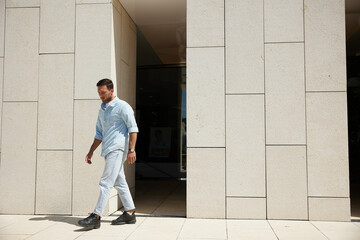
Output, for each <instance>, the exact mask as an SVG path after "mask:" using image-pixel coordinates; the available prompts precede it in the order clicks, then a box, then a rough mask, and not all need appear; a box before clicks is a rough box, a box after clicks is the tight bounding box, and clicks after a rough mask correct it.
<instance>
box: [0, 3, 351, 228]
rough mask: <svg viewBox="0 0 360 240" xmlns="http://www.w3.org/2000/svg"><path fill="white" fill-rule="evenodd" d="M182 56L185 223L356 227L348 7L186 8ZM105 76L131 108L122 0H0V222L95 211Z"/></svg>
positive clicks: (132, 73)
mask: <svg viewBox="0 0 360 240" xmlns="http://www.w3.org/2000/svg"><path fill="white" fill-rule="evenodd" d="M186 59H187V86H186V88H187V149H188V157H187V164H188V165H187V193H186V194H187V200H186V206H187V217H189V218H234V219H297V220H333V221H349V220H350V196H349V168H348V143H347V110H346V109H347V107H346V106H347V102H346V72H345V70H346V62H345V60H346V58H345V10H344V1H343V0H341V1H338V0H327V1H325V0H293V1H285V0H242V1H239V0H225V1H219V0H187V57H186ZM101 78H111V79H113V80H116V89H117V95H118V96H119V97H120V98H122V99H124V100H126V101H128V102H129V103H130V105H131V106H132V107H133V108H134V109H135V107H136V105H135V99H136V94H135V93H136V25H135V23H134V21H133V20H132V18H130V16H129V15H128V13H127V11H126V10H125V9H124V8H123V7H122V5H121V4H120V2H119V1H118V0H76V1H75V0H56V1H55V0H54V1H47V0H31V1H29V0H6V1H4V0H0V87H1V91H0V97H1V99H2V104H0V111H1V118H0V120H1V129H0V130H1V132H0V133H1V165H0V194H1V198H0V213H6V214H72V215H85V214H87V213H88V212H90V211H92V209H93V207H94V205H95V203H96V200H97V196H98V191H99V190H98V181H99V178H100V176H101V171H102V168H103V164H104V162H103V159H102V158H100V156H99V155H100V154H99V150H97V152H96V153H95V155H94V161H93V164H92V165H87V164H85V161H84V157H85V154H86V153H87V151H88V149H89V147H90V144H91V143H92V139H93V137H94V135H95V122H96V117H97V111H98V108H99V106H100V100H99V99H98V95H97V92H96V88H95V85H96V82H97V81H98V80H99V79H101ZM126 175H127V178H128V183H129V186H130V188H131V191H132V194H133V195H134V194H135V167H134V165H131V166H130V165H126ZM120 204H121V202H120V201H118V199H117V196H116V192H115V191H114V192H113V193H112V195H111V198H110V201H109V205H108V207H107V210H106V213H112V212H114V211H116V210H117V209H118V207H119V205H120Z"/></svg>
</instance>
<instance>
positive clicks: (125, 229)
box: [82, 216, 146, 240]
mask: <svg viewBox="0 0 360 240" xmlns="http://www.w3.org/2000/svg"><path fill="white" fill-rule="evenodd" d="M117 217H118V216H109V217H106V218H103V219H102V221H101V227H100V228H99V229H93V230H91V231H87V232H85V233H84V234H83V235H82V236H98V237H99V236H101V237H103V236H105V237H112V236H116V237H117V239H119V240H120V239H126V238H127V237H128V236H129V235H130V234H131V233H133V232H134V231H135V230H136V229H137V228H138V227H139V226H140V225H141V224H142V222H143V221H144V220H145V219H146V218H145V217H136V223H135V224H125V225H111V221H112V220H114V219H116V218H117Z"/></svg>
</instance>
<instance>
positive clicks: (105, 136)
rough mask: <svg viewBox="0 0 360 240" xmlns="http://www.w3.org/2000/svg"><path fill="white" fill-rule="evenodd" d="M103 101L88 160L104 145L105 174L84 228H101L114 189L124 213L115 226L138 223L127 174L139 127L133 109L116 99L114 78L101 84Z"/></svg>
mask: <svg viewBox="0 0 360 240" xmlns="http://www.w3.org/2000/svg"><path fill="white" fill-rule="evenodd" d="M96 86H97V90H98V93H99V96H100V99H101V100H102V104H101V107H100V110H99V114H98V119H97V123H96V135H95V138H94V142H93V144H92V145H91V147H90V150H89V152H88V154H87V155H86V157H85V162H86V163H88V164H91V158H92V156H93V153H94V151H95V149H96V148H97V147H98V146H99V145H100V143H102V150H101V156H102V157H105V167H104V172H103V174H102V176H101V179H100V183H99V185H100V195H99V199H98V202H97V204H96V207H95V209H94V211H93V213H91V214H90V216H89V217H87V218H84V219H82V220H80V221H79V225H80V226H83V227H91V228H100V220H101V216H102V213H103V211H104V208H105V206H106V203H107V202H108V200H109V195H110V192H111V189H112V187H115V188H116V190H117V191H118V193H119V196H120V199H121V202H122V204H123V206H124V213H123V214H122V215H121V216H120V217H118V218H117V219H115V220H113V221H112V224H114V225H120V224H129V223H135V222H136V217H135V205H134V202H133V199H132V197H131V194H130V190H129V187H128V184H127V183H126V179H125V174H124V162H125V160H127V161H128V163H130V164H133V163H134V162H135V161H136V154H135V143H136V139H137V132H138V131H139V130H138V127H137V124H136V121H135V117H134V111H133V109H132V108H131V106H130V105H129V104H128V103H127V102H125V101H123V100H120V99H119V98H118V97H116V96H114V85H113V82H112V81H111V80H110V79H102V80H100V81H99V82H98V83H97V84H96Z"/></svg>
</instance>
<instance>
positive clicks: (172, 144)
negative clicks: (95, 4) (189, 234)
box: [121, 0, 186, 217]
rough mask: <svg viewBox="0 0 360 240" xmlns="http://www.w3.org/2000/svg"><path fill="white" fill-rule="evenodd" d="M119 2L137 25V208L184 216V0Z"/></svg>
mask: <svg viewBox="0 0 360 240" xmlns="http://www.w3.org/2000/svg"><path fill="white" fill-rule="evenodd" d="M121 3H122V5H123V6H124V8H125V9H126V10H127V11H128V13H129V15H130V16H131V17H132V18H133V20H134V21H135V23H136V25H137V56H136V57H137V71H136V119H137V124H138V127H139V135H138V141H137V144H136V149H137V150H136V151H137V161H136V166H135V169H136V170H135V179H136V183H135V186H136V187H135V203H136V211H137V213H138V214H140V215H141V214H146V215H154V216H183V217H185V215H186V208H185V207H186V0H172V1H162V0H156V1H147V0H137V1H130V0H125V1H121ZM160 6H161V7H160Z"/></svg>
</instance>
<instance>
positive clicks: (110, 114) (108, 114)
mask: <svg viewBox="0 0 360 240" xmlns="http://www.w3.org/2000/svg"><path fill="white" fill-rule="evenodd" d="M131 132H139V129H138V127H137V124H136V121H135V117H134V111H133V109H132V108H131V106H130V105H129V104H128V103H127V102H125V101H123V100H120V99H119V98H118V97H115V98H114V99H113V100H112V101H111V102H109V103H108V104H105V103H102V104H101V108H100V110H99V114H98V119H97V122H96V135H95V138H96V139H99V140H101V141H102V144H101V146H102V150H101V156H105V155H106V154H108V153H109V152H111V151H114V150H117V149H121V150H125V147H126V143H127V141H128V136H129V133H131Z"/></svg>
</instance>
